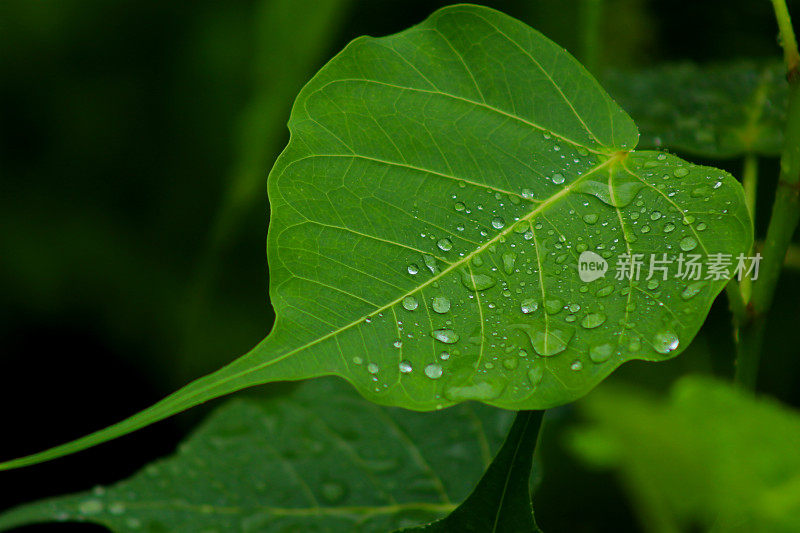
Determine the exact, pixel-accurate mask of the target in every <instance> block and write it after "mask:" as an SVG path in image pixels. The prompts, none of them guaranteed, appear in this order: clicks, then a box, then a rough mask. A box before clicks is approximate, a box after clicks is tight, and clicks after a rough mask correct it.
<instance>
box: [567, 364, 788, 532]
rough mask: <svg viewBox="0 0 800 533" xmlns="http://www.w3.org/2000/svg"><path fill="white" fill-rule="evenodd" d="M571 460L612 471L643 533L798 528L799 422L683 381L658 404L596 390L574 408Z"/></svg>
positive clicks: (772, 408)
mask: <svg viewBox="0 0 800 533" xmlns="http://www.w3.org/2000/svg"><path fill="white" fill-rule="evenodd" d="M579 407H580V408H581V410H582V412H583V414H584V415H585V416H586V418H587V419H588V422H587V423H586V425H584V426H583V427H581V428H580V429H578V430H577V431H576V432H575V433H574V435H573V438H572V439H571V444H572V448H573V449H574V450H575V452H576V453H577V455H578V456H579V457H581V458H583V459H584V460H585V461H586V462H588V463H589V464H592V465H596V466H600V467H603V468H613V469H615V470H616V471H617V472H618V473H619V475H620V477H621V478H622V479H623V481H624V484H625V485H626V486H627V488H628V489H629V490H630V492H631V497H632V498H633V499H634V500H635V502H636V507H637V509H638V510H639V511H640V513H641V518H642V524H643V526H644V529H645V531H688V530H691V529H689V527H690V526H691V525H694V527H698V526H699V529H698V530H700V531H707V530H709V528H712V526H713V529H711V531H719V532H729V531H742V532H750V531H769V532H772V533H782V532H786V533H790V532H796V531H800V474H798V472H800V454H798V450H800V416H798V414H797V413H796V412H793V411H791V410H790V409H788V408H786V407H784V406H782V405H780V404H779V403H777V402H775V401H773V400H770V399H768V398H761V399H756V398H754V397H752V396H750V395H748V394H747V393H745V392H742V391H740V390H738V389H735V388H733V387H732V386H731V385H729V384H726V383H722V382H718V381H714V380H711V379H708V378H699V377H687V378H683V379H682V380H680V381H679V382H678V383H677V384H676V385H675V387H674V389H673V391H672V394H671V396H670V398H669V399H668V400H660V399H656V398H654V397H652V396H650V395H648V394H645V393H643V392H637V391H634V390H630V389H616V390H615V389H613V388H610V387H604V388H602V389H599V390H598V391H597V392H596V393H594V394H592V395H591V396H590V397H588V398H586V400H584V401H582V402H581V403H580V404H579Z"/></svg>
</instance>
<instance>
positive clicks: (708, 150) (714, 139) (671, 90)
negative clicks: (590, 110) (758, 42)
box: [603, 62, 789, 158]
mask: <svg viewBox="0 0 800 533" xmlns="http://www.w3.org/2000/svg"><path fill="white" fill-rule="evenodd" d="M784 76H785V68H784V67H783V65H782V64H781V63H779V62H770V63H767V64H764V63H754V62H739V63H731V64H719V65H712V66H705V65H703V66H700V65H695V64H691V63H679V64H666V65H661V66H657V67H652V68H647V69H640V70H625V71H623V70H615V71H610V72H608V73H607V74H606V75H605V76H603V85H604V86H605V87H606V89H607V90H608V92H609V94H611V96H612V97H613V98H614V99H615V100H616V101H617V103H619V104H620V105H621V106H622V108H623V109H625V110H626V111H627V112H628V113H630V115H631V116H632V117H633V119H634V120H635V121H636V124H637V125H638V126H639V131H640V133H641V139H640V140H639V146H641V147H643V148H670V149H673V150H679V151H684V152H687V153H691V154H696V155H699V156H702V157H707V158H729V157H738V156H742V155H745V154H750V153H754V154H761V155H765V156H778V155H779V154H780V153H781V149H782V148H783V124H784V122H785V120H786V102H787V95H788V90H789V86H788V84H787V83H786V82H785V79H784Z"/></svg>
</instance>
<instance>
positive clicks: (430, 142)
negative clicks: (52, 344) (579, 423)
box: [0, 5, 752, 469]
mask: <svg viewBox="0 0 800 533" xmlns="http://www.w3.org/2000/svg"><path fill="white" fill-rule="evenodd" d="M289 127H290V130H291V132H292V136H291V141H290V143H289V145H288V146H287V148H286V149H285V150H284V152H283V153H282V155H281V156H280V158H279V159H278V161H277V163H276V164H275V167H274V168H273V170H272V172H271V174H270V177H269V194H270V201H271V206H272V216H271V221H270V229H269V236H268V243H267V252H268V259H269V267H270V285H271V286H270V297H271V301H272V304H273V305H274V307H275V310H276V314H277V321H276V324H275V326H274V329H273V331H272V332H271V333H270V335H269V337H267V338H266V339H265V340H264V341H262V343H261V344H260V345H258V346H257V347H256V348H255V349H253V351H251V352H250V353H249V354H247V355H245V356H244V357H242V358H240V359H238V360H237V361H235V362H234V363H232V364H231V365H229V366H227V367H225V368H223V369H221V370H220V371H218V372H216V373H215V374H212V375H210V376H207V377H205V378H202V379H200V380H197V381H195V382H193V383H192V384H190V385H188V386H187V387H185V388H184V389H182V390H180V391H178V392H176V393H175V394H173V395H172V396H170V397H168V398H167V399H165V400H164V401H162V402H161V403H159V404H157V405H155V406H154V407H152V408H151V409H149V410H147V411H145V412H143V413H140V414H139V415H136V416H135V417H133V418H131V419H128V420H126V421H124V422H122V423H120V424H118V425H116V426H113V427H111V428H108V429H107V430H103V431H101V432H98V433H96V434H94V435H90V436H88V437H86V438H84V439H81V440H79V441H76V442H73V443H70V444H67V445H65V446H62V447H59V448H56V449H53V450H50V451H48V452H45V453H44V454H40V455H36V456H32V457H28V458H24V459H21V460H18V461H13V462H9V463H4V464H0V469H2V468H10V467H16V466H22V465H25V464H31V463H34V462H37V461H41V460H45V459H49V458H53V457H57V456H59V455H63V454H65V453H71V452H74V451H77V450H80V449H83V448H85V447H87V446H90V445H93V444H97V443H99V442H102V441H104V440H108V439H109V438H114V437H116V436H119V435H122V434H125V433H127V432H130V431H132V430H134V429H137V428H139V427H143V426H146V425H148V424H151V423H153V422H154V421H156V420H160V419H162V418H165V417H167V416H170V415H172V414H174V413H176V412H179V411H182V410H184V409H187V408H189V407H191V406H193V405H197V404H198V403H201V402H203V401H207V400H209V399H212V398H216V397H218V396H221V395H223V394H227V393H230V392H232V391H235V390H239V389H242V388H244V387H248V386H252V385H256V384H261V383H265V382H270V381H278V380H286V379H292V380H296V379H305V378H310V377H316V376H322V375H338V376H341V377H343V378H345V379H346V380H348V381H349V382H350V383H352V384H353V385H354V386H355V387H356V389H357V390H358V391H359V392H360V393H361V394H362V395H363V396H365V397H366V398H367V399H369V400H371V401H373V402H376V403H380V404H387V405H397V406H402V407H406V408H410V409H415V410H433V409H438V408H443V407H446V406H449V405H454V404H457V403H459V402H462V401H465V400H479V401H483V402H485V403H489V404H492V405H496V406H499V407H503V408H509V409H543V408H547V407H551V406H555V405H560V404H564V403H567V402H569V401H572V400H574V399H575V398H578V397H580V396H581V395H583V394H585V393H586V392H587V391H589V390H590V389H591V388H592V387H594V386H595V385H596V384H597V383H599V382H600V381H602V380H603V379H604V378H605V377H606V376H607V375H608V374H609V373H611V372H612V371H613V370H614V369H615V368H616V367H617V366H619V365H620V364H622V363H623V362H625V361H627V360H630V359H645V360H652V361H658V360H663V359H667V358H671V357H674V356H675V355H677V354H678V353H680V352H681V351H682V350H683V349H684V348H685V346H686V345H687V344H688V343H689V342H690V341H691V339H692V338H693V337H694V335H695V334H696V333H697V331H698V329H699V328H700V326H701V324H702V323H703V320H704V318H705V316H706V314H707V312H708V310H709V308H710V306H711V303H712V301H713V300H714V298H715V297H716V295H717V294H718V293H719V292H720V290H721V289H722V288H723V287H724V285H725V283H726V280H724V279H711V280H707V281H706V280H700V281H698V282H696V283H692V284H691V285H688V286H687V284H686V283H685V282H684V281H682V280H677V279H674V275H675V274H676V273H677V272H676V271H675V266H674V265H673V270H672V271H671V272H670V273H669V274H668V275H667V276H666V277H667V279H661V280H660V281H659V279H660V277H659V278H657V279H650V280H645V278H646V277H647V270H646V269H645V270H643V273H642V276H641V277H642V279H640V280H638V281H637V280H635V279H627V278H624V277H621V278H620V279H617V276H615V265H616V264H617V262H618V260H619V258H620V256H621V255H625V254H628V255H630V254H642V257H643V258H644V259H645V260H647V259H648V258H649V257H650V255H651V254H656V255H657V256H658V257H661V255H662V254H667V256H668V259H669V260H670V261H675V260H676V259H677V258H678V256H679V255H680V254H682V253H688V252H691V253H693V254H698V257H699V260H700V261H702V260H704V259H705V258H706V257H708V255H709V254H729V255H732V256H733V257H735V256H736V255H737V254H739V253H744V252H746V251H747V250H749V248H750V242H751V237H752V225H751V222H750V218H749V215H748V213H747V209H746V207H745V204H744V200H743V193H742V189H741V186H740V185H739V184H738V183H737V182H736V180H735V179H733V177H731V176H730V175H729V174H727V173H725V172H723V171H720V170H717V169H714V168H709V167H701V166H696V165H692V164H689V163H687V162H685V161H683V160H681V159H679V158H676V157H674V156H669V155H666V154H661V153H657V152H652V151H642V152H634V151H632V150H633V148H634V147H635V145H636V142H637V139H638V134H637V130H636V126H635V125H634V123H633V122H632V121H631V119H630V118H629V117H628V116H627V115H626V114H625V113H624V112H623V111H622V109H620V108H619V107H618V106H617V105H616V104H615V103H614V102H613V101H612V100H611V98H610V97H609V96H608V95H607V94H606V93H605V92H604V91H603V89H602V88H601V87H600V86H599V85H598V83H597V82H596V81H595V80H594V79H593V78H592V77H591V75H590V74H589V73H588V72H587V71H586V70H585V69H584V68H583V67H581V65H580V64H579V63H578V62H577V61H576V60H575V59H574V58H572V57H571V56H570V55H569V54H568V53H567V52H566V51H565V50H564V49H563V48H560V47H559V46H558V45H556V44H555V43H553V42H551V41H549V40H548V39H546V38H545V37H544V36H542V35H541V34H539V33H537V32H536V31H534V30H533V29H531V28H529V27H528V26H526V25H524V24H523V23H521V22H519V21H517V20H515V19H512V18H510V17H508V16H506V15H503V14H502V13H499V12H497V11H494V10H491V9H488V8H484V7H478V6H469V5H460V6H452V7H448V8H444V9H442V10H440V11H437V12H436V13H434V14H433V15H431V17H429V18H428V19H427V20H425V21H424V22H423V23H421V24H420V25H418V26H415V27H413V28H410V29H408V30H406V31H404V32H401V33H399V34H396V35H392V36H389V37H383V38H378V39H376V38H368V37H363V38H359V39H356V40H355V41H353V42H352V43H350V44H349V45H348V46H347V47H346V48H345V49H344V50H343V51H342V52H341V53H339V54H338V55H337V56H336V57H335V58H334V59H332V60H331V61H330V62H329V63H328V64H327V65H326V66H325V67H323V68H322V70H320V72H319V73H318V74H317V75H316V76H315V77H314V78H313V79H312V80H311V81H310V82H309V83H308V85H306V87H305V88H304V89H303V90H302V91H301V93H300V95H299V96H298V98H297V101H296V103H295V105H294V108H293V111H292V116H291V119H290V122H289ZM584 253H587V254H588V257H589V258H590V259H591V261H590V262H591V263H593V264H595V266H597V265H600V264H601V263H602V262H603V261H605V262H606V263H607V271H606V272H605V275H604V276H601V277H598V278H597V279H593V280H592V281H582V278H581V277H580V276H579V271H578V269H579V265H578V263H579V257H580V256H581V254H584ZM585 257H586V256H585ZM659 276H660V275H659Z"/></svg>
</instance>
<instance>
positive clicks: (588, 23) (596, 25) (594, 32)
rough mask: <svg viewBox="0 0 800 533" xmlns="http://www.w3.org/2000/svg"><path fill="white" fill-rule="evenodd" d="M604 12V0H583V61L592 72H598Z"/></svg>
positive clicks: (581, 5)
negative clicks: (601, 24)
mask: <svg viewBox="0 0 800 533" xmlns="http://www.w3.org/2000/svg"><path fill="white" fill-rule="evenodd" d="M602 12H603V1H602V0H581V3H580V21H581V62H582V63H583V65H584V66H585V67H586V69H587V70H588V71H589V72H591V73H592V74H597V68H598V65H599V59H600V44H601V40H600V23H601V22H602Z"/></svg>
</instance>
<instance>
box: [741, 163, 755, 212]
mask: <svg viewBox="0 0 800 533" xmlns="http://www.w3.org/2000/svg"><path fill="white" fill-rule="evenodd" d="M742 185H743V186H744V200H745V203H747V210H748V211H750V216H751V217H752V218H753V220H755V218H756V190H757V189H758V156H756V154H747V155H746V156H744V167H743V169H742Z"/></svg>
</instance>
